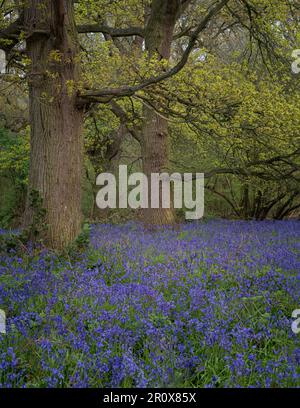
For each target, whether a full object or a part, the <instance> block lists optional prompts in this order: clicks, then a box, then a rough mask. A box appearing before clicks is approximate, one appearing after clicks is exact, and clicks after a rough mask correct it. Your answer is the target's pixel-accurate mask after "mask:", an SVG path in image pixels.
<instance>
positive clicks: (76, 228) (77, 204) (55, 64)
mask: <svg viewBox="0 0 300 408" xmlns="http://www.w3.org/2000/svg"><path fill="white" fill-rule="evenodd" d="M72 3H73V1H72V0H62V1H59V0H46V1H43V2H42V4H41V1H38V0H30V1H28V2H27V5H26V6H25V7H26V8H25V12H24V23H25V27H26V29H27V30H28V38H27V51H28V55H29V57H30V59H31V70H30V73H29V96H30V98H29V99H30V102H29V109H30V124H31V157H30V175H29V192H30V191H32V190H35V191H38V192H39V194H40V196H41V198H42V200H43V207H44V208H45V210H46V216H45V223H46V224H47V229H46V232H45V236H44V238H45V240H46V243H47V244H48V245H49V246H50V247H52V248H54V249H62V248H64V247H65V246H66V245H68V244H69V243H70V242H72V241H73V240H74V239H75V238H76V237H77V235H78V234H79V232H80V229H81V222H82V213H81V178H82V161H83V146H82V137H81V132H82V123H83V114H82V112H81V111H80V110H78V108H77V107H76V94H75V92H73V91H72V90H70V88H71V85H72V84H74V83H76V81H77V80H78V78H79V74H80V73H79V70H78V66H79V64H78V61H76V58H77V55H78V49H77V47H78V45H77V44H78V41H77V31H76V27H75V21H74V15H73V4H72ZM53 52H54V53H56V55H57V60H56V59H55V58H53V55H52V58H51V54H53ZM33 217H34V214H33V210H32V208H30V205H29V200H28V204H27V210H26V212H25V222H26V224H27V225H28V224H31V223H32V220H33Z"/></svg>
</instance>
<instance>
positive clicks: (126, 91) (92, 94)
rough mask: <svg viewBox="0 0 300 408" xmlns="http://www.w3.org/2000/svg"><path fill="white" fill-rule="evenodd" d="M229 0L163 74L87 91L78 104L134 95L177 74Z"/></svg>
mask: <svg viewBox="0 0 300 408" xmlns="http://www.w3.org/2000/svg"><path fill="white" fill-rule="evenodd" d="M228 2H229V0H222V1H220V2H219V3H218V4H217V5H216V6H215V7H213V8H212V9H211V10H210V11H209V12H208V14H207V15H206V16H205V17H204V18H203V20H202V21H201V22H200V23H199V25H198V27H197V28H196V29H195V30H194V31H193V32H192V33H191V35H190V40H189V43H188V46H187V48H186V50H185V51H184V53H183V55H182V58H181V60H180V61H179V62H178V63H177V64H176V65H175V66H174V67H173V68H171V69H170V70H168V71H166V72H164V73H162V74H161V75H158V76H157V77H152V78H149V79H148V80H146V81H145V82H143V83H141V84H139V85H133V86H123V87H120V88H108V89H102V90H90V91H86V92H84V93H82V94H80V95H79V96H78V104H79V105H84V104H87V103H93V102H98V103H107V102H109V101H110V100H112V99H113V98H115V97H117V98H120V97H124V96H132V95H134V94H135V93H136V92H138V91H141V90H143V89H145V88H147V87H149V86H151V85H155V84H157V83H159V82H161V81H164V80H166V79H168V78H170V77H172V76H174V75H176V74H177V73H178V72H180V71H181V70H182V69H183V68H184V66H185V64H186V63H187V61H188V58H189V56H190V54H191V52H192V50H193V48H194V45H195V43H196V41H197V39H198V36H199V34H200V33H201V31H203V30H204V29H205V28H206V26H207V24H208V23H209V22H210V21H211V19H212V18H213V17H214V16H215V15H216V14H218V13H219V12H220V11H221V10H222V8H223V7H224V6H225V5H226V4H227V3H228Z"/></svg>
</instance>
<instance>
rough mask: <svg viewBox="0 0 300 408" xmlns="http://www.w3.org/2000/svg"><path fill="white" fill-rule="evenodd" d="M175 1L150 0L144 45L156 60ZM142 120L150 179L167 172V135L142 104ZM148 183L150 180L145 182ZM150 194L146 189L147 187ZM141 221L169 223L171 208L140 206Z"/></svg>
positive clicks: (164, 50)
mask: <svg viewBox="0 0 300 408" xmlns="http://www.w3.org/2000/svg"><path fill="white" fill-rule="evenodd" d="M180 3H181V2H180V1H179V0H170V1H165V0H154V1H153V2H152V9H151V15H150V18H149V21H148V23H147V27H146V30H145V45H146V49H147V51H148V53H149V57H152V56H153V55H155V54H156V55H157V57H158V60H160V59H165V60H169V58H170V52H171V45H172V38H173V32H174V28H175V24H176V20H177V18H178V15H179V12H180ZM143 116H144V122H143V129H142V134H141V138H142V140H141V148H142V160H143V172H144V174H145V175H146V176H147V177H148V180H149V181H150V179H151V173H161V172H164V171H167V168H168V164H169V149H168V145H169V137H168V122H167V119H166V118H164V117H162V116H161V115H159V114H157V113H156V111H155V109H152V108H149V107H148V106H144V112H143ZM149 184H150V183H149ZM149 196H150V190H149ZM142 214H143V220H144V222H145V223H146V224H154V225H155V224H157V225H164V224H173V223H174V222H175V211H174V209H173V208H169V209H168V208H167V209H165V208H162V206H161V205H160V208H158V209H154V208H153V209H151V208H148V209H144V210H143V212H142Z"/></svg>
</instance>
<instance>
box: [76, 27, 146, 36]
mask: <svg viewBox="0 0 300 408" xmlns="http://www.w3.org/2000/svg"><path fill="white" fill-rule="evenodd" d="M77 31H78V33H80V34H84V33H86V34H87V33H102V34H107V35H110V36H111V37H112V38H114V37H132V36H135V35H136V36H138V37H143V36H144V30H143V28H141V27H128V28H113V27H109V26H107V25H99V24H84V25H80V26H78V27H77Z"/></svg>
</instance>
